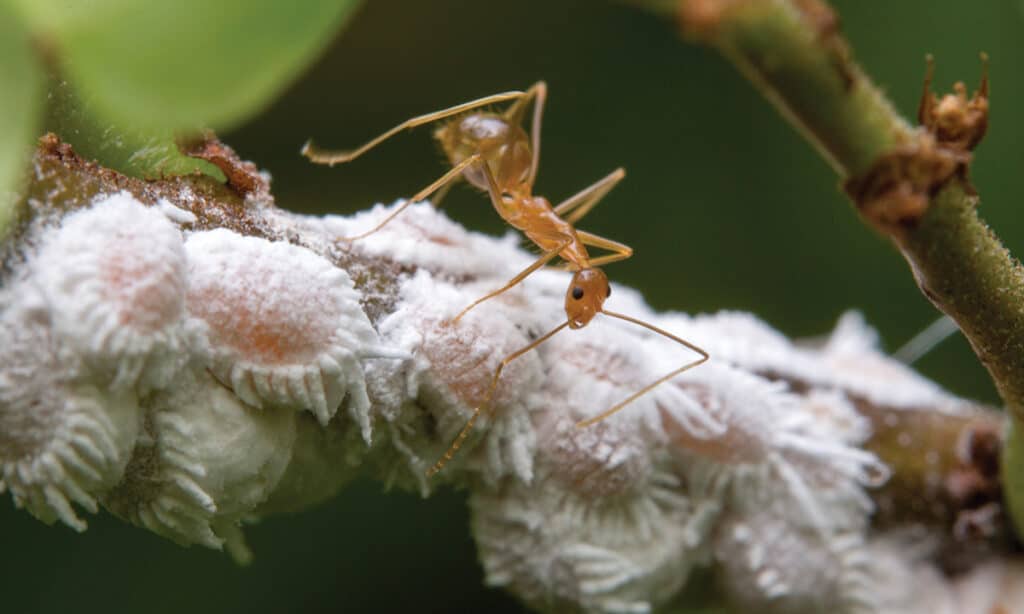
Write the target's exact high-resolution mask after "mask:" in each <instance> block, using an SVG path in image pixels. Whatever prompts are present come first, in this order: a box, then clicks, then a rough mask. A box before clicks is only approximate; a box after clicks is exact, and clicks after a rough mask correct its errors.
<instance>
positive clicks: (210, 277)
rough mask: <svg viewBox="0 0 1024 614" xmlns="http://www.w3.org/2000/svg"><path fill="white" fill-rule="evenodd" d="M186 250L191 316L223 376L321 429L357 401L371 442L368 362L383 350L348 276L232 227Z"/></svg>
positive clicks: (248, 394) (254, 398)
mask: <svg viewBox="0 0 1024 614" xmlns="http://www.w3.org/2000/svg"><path fill="white" fill-rule="evenodd" d="M185 249H186V252H187V254H188V266H189V287H188V311H189V315H190V316H191V318H193V320H194V321H198V322H200V323H201V326H200V328H202V330H203V331H204V332H205V334H206V337H207V341H208V345H209V351H210V368H211V370H212V372H213V373H214V375H216V376H217V378H218V379H219V380H220V381H221V382H223V383H224V384H225V385H227V386H230V387H231V388H232V389H233V390H234V392H235V394H237V395H238V396H239V397H240V398H241V399H242V400H243V401H245V402H246V403H248V404H250V405H253V406H255V407H264V406H269V407H273V406H285V407H291V408H295V409H308V410H310V411H312V412H313V414H314V415H316V417H317V419H318V420H320V422H321V424H327V422H328V421H329V420H330V419H331V418H332V417H333V416H334V414H335V412H336V411H337V409H338V406H339V405H340V404H341V402H342V400H343V399H345V398H346V397H348V407H349V412H350V414H351V416H352V418H353V419H354V420H356V422H357V423H358V424H359V425H360V427H361V429H362V433H363V436H364V438H365V439H366V440H367V441H369V438H370V414H369V412H370V401H369V398H368V397H367V392H366V382H365V379H364V375H363V365H362V360H363V359H364V358H367V357H372V356H375V355H378V354H380V350H379V348H378V344H377V335H376V333H375V331H374V330H373V327H372V326H371V325H370V322H369V320H368V319H367V317H366V315H365V313H363V310H362V308H361V307H360V304H359V295H358V294H357V293H356V291H355V289H354V288H353V285H352V280H351V279H350V278H349V276H348V275H347V274H346V273H345V272H344V271H343V270H341V269H339V268H337V267H335V266H334V265H333V264H331V263H330V262H328V261H327V260H326V259H324V258H323V257H321V256H318V255H317V254H314V253H313V252H311V251H309V250H308V249H305V248H303V247H298V246H295V245H291V244H288V243H284V242H271V241H267V240H265V239H258V238H253V237H243V236H241V235H238V234H236V233H233V232H230V231H227V230H213V231H209V232H199V233H196V234H193V235H192V236H191V237H189V239H188V241H187V242H186V245H185Z"/></svg>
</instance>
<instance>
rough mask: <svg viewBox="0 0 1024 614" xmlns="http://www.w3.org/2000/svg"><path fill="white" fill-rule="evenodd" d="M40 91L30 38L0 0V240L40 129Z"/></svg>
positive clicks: (38, 76)
mask: <svg viewBox="0 0 1024 614" xmlns="http://www.w3.org/2000/svg"><path fill="white" fill-rule="evenodd" d="M13 84H17V86H15V87H12V85H13ZM42 94H43V90H42V79H41V78H40V71H39V67H38V66H37V62H36V58H35V55H34V53H33V51H32V48H31V47H30V45H29V38H28V36H27V35H26V34H25V32H24V31H23V30H22V29H21V28H20V27H19V24H18V22H17V21H15V19H14V16H13V15H12V14H11V12H10V11H9V9H8V8H7V7H6V6H5V5H4V4H3V3H2V2H0V239H2V238H3V236H4V234H5V229H6V228H7V225H8V223H10V221H11V219H12V215H13V207H12V205H13V204H14V196H13V194H12V192H13V191H14V190H16V189H17V185H18V183H19V181H20V180H21V177H22V176H23V174H24V167H25V156H26V154H27V152H28V151H30V149H29V144H30V143H31V142H32V139H33V138H34V137H35V136H36V133H37V132H38V131H39V120H40V118H41V116H42V105H41V100H42Z"/></svg>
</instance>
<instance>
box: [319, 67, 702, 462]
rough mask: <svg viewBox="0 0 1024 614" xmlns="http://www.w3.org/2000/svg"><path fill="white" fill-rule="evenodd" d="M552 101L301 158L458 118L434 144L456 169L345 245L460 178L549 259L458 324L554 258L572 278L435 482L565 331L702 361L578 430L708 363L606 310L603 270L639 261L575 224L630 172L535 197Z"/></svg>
mask: <svg viewBox="0 0 1024 614" xmlns="http://www.w3.org/2000/svg"><path fill="white" fill-rule="evenodd" d="M546 98H547V86H546V85H545V84H544V83H543V82H539V83H536V84H535V85H533V86H532V87H531V88H530V89H528V90H527V91H525V92H505V93H502V94H495V95H493V96H487V97H484V98H480V99H478V100H473V101H471V102H467V103H464V104H460V105H456V106H454V107H450V108H448V109H443V110H441V111H437V112H435V113H429V114H426V115H421V116H418V117H414V118H412V119H409V120H406V121H405V122H403V123H401V124H399V125H398V126H395V127H394V128H392V129H391V130H389V131H387V132H385V133H384V134H382V135H380V136H378V137H376V138H374V139H373V140H371V141H369V142H368V143H366V144H365V145H363V146H362V147H360V148H358V149H355V150H352V151H350V152H328V151H321V150H318V149H317V148H315V147H314V146H313V145H312V144H311V143H308V142H307V143H306V145H305V146H304V147H303V148H302V153H303V154H304V155H305V156H306V157H307V158H309V159H310V160H312V161H313V162H316V163H319V164H327V165H331V166H333V165H334V164H338V163H342V162H348V161H351V160H353V159H355V158H357V157H359V156H360V155H362V154H363V153H365V152H367V151H369V150H370V149H372V148H373V147H375V146H377V145H378V144H380V143H381V142H382V141H384V140H386V139H388V138H390V137H392V136H394V135H395V134H398V133H399V132H401V131H402V130H406V129H410V128H414V127H416V126H421V125H423V124H428V123H431V122H435V121H438V120H441V119H445V118H448V117H453V116H455V117H454V119H452V120H449V121H448V122H446V123H444V124H443V125H442V126H441V127H440V128H438V129H437V130H436V131H435V132H434V138H436V139H437V140H438V142H439V143H440V145H441V147H442V149H443V150H444V152H445V154H446V155H447V157H448V160H449V161H450V162H451V164H452V168H451V170H449V171H448V172H446V173H445V174H444V175H442V176H441V177H440V178H438V179H437V180H436V181H434V182H433V183H431V184H430V185H428V186H427V187H425V188H423V189H422V190H420V191H419V192H417V193H416V194H415V195H414V196H413V197H412V198H410V199H408V200H406V201H405V202H404V203H403V204H402V205H401V206H399V207H398V208H397V209H395V211H393V212H392V213H391V215H389V216H387V217H386V218H385V219H384V220H383V221H381V222H380V223H379V224H377V225H376V226H375V227H373V228H371V229H370V230H368V231H366V232H364V233H362V234H360V235H357V236H354V237H348V238H346V239H344V240H345V241H355V240H358V239H361V238H364V237H366V236H368V235H371V234H373V233H374V232H376V231H377V230H379V229H380V228H381V227H383V226H384V225H385V224H387V223H388V222H390V221H391V220H392V219H394V218H395V216H397V215H398V214H399V213H401V212H402V211H403V210H404V209H405V208H406V207H407V206H408V205H409V204H410V203H412V202H417V201H420V200H423V199H424V198H426V197H428V196H430V195H431V194H434V193H435V192H439V191H442V190H444V191H446V190H447V189H448V187H450V186H451V184H452V183H453V182H454V181H455V180H457V179H458V178H459V177H460V176H461V177H463V178H465V179H466V180H467V181H468V182H469V183H471V184H472V185H474V186H476V187H477V188H479V189H481V190H483V191H484V192H486V193H487V194H488V195H489V196H490V199H491V203H492V204H493V205H494V208H495V209H496V210H497V212H498V215H500V216H501V217H502V219H504V220H505V221H506V222H508V223H509V224H510V225H511V226H513V227H514V228H516V229H518V230H520V231H522V232H523V234H524V235H526V237H527V238H529V239H530V240H531V241H533V242H534V243H535V244H536V245H537V246H538V247H540V249H541V250H542V251H543V253H542V254H541V256H540V257H539V258H538V259H537V260H536V261H535V262H534V263H533V264H531V265H530V266H528V267H527V268H526V269H524V270H523V271H522V272H521V273H519V274H518V275H516V276H515V277H513V278H512V279H511V280H509V282H508V283H507V284H505V285H504V286H502V287H501V288H499V289H497V290H495V291H493V292H491V293H489V294H487V295H485V296H483V297H481V298H479V299H477V300H476V301H474V302H473V303H472V304H470V305H469V306H468V307H466V308H465V309H463V310H462V311H461V312H460V313H459V315H457V316H456V317H455V318H454V320H453V321H452V322H453V324H454V323H458V321H459V320H460V319H461V318H462V316H464V315H465V314H466V313H467V312H468V311H469V310H470V309H472V308H474V307H476V306H477V305H479V304H480V303H482V302H484V301H486V300H487V299H490V298H493V297H495V296H497V295H499V294H501V293H502V292H505V291H506V290H508V289H510V288H512V287H513V286H515V285H516V284H518V283H519V282H521V281H522V280H523V279H525V278H526V277H527V276H528V275H530V274H531V273H533V272H534V271H536V270H537V269H539V268H541V267H543V266H545V265H547V264H548V263H550V262H551V261H552V260H554V259H555V258H561V259H562V260H563V261H565V263H566V264H567V266H568V268H569V269H570V270H571V271H573V277H572V282H571V283H570V284H569V289H568V290H567V291H566V295H565V313H566V321H565V322H563V323H562V324H560V325H558V326H557V327H555V328H554V329H552V330H551V331H549V332H547V333H546V334H544V335H542V336H541V337H539V338H538V339H536V340H534V341H533V342H532V343H530V344H529V345H527V346H526V347H524V348H521V349H519V350H517V351H515V352H513V353H512V354H510V355H508V356H507V357H505V359H503V360H502V361H501V363H500V364H499V365H498V368H497V369H496V370H495V372H494V376H493V378H492V379H491V386H490V388H489V390H488V393H487V396H486V397H485V400H484V402H483V403H481V405H480V406H479V407H477V408H476V409H475V410H474V411H473V415H472V416H471V417H470V418H469V420H468V421H467V422H466V425H465V427H463V429H462V431H461V432H460V433H459V435H458V437H456V438H455V441H454V442H453V443H452V444H451V446H450V447H449V448H448V450H447V451H446V452H445V453H444V455H443V456H442V457H441V458H440V459H439V460H438V461H437V462H436V463H435V464H434V465H433V466H432V467H431V468H430V469H429V470H428V471H427V475H428V476H429V475H434V474H435V473H437V472H438V471H440V470H441V468H442V467H444V465H445V464H446V463H447V462H448V461H449V460H451V458H452V456H453V455H454V454H455V452H456V451H457V450H458V449H459V447H460V446H461V445H462V443H463V442H464V441H465V439H466V437H467V436H468V435H469V433H470V431H471V430H472V428H473V425H474V424H475V422H476V420H477V419H478V418H479V416H480V414H481V413H482V412H483V410H484V409H485V408H489V405H490V399H491V397H492V396H493V394H494V391H495V389H496V388H497V385H498V380H499V378H500V377H501V372H502V370H503V369H504V368H505V366H506V365H508V364H509V363H510V362H512V361H513V360H515V359H516V358H518V357H520V356H522V355H523V354H525V353H527V352H529V351H530V350H532V349H534V348H536V347H537V346H538V345H540V344H541V343H543V342H545V341H547V340H548V339H550V338H551V337H553V336H554V335H555V334H556V333H558V332H559V331H561V330H562V329H563V328H566V327H568V328H573V329H576V328H583V327H584V326H586V325H587V324H589V323H590V321H591V320H592V319H593V318H594V316H596V315H597V314H598V313H603V314H605V315H608V316H611V317H614V318H618V319H620V320H625V321H627V322H631V323H633V324H637V325H639V326H643V327H644V328H647V329H648V330H651V331H653V332H655V333H658V334H660V335H663V336H665V337H667V338H669V339H672V340H673V341H675V342H677V343H679V344H681V345H684V346H685V347H687V348H689V349H691V350H693V351H694V352H697V353H698V354H700V356H701V357H700V358H699V359H697V360H694V361H691V362H688V363H686V364H684V365H683V366H682V367H680V368H678V369H676V370H674V371H672V372H671V373H668V374H667V375H665V376H663V377H661V378H659V379H657V380H655V381H654V382H652V383H650V384H648V385H647V386H644V387H643V388H641V389H640V390H638V391H637V392H635V393H633V394H632V395H630V396H629V397H628V398H626V399H624V400H623V401H621V402H619V403H617V404H615V405H614V406H612V407H611V408H609V409H607V410H605V411H604V412H602V413H600V414H598V415H597V416H594V417H592V418H588V419H586V420H583V421H581V422H579V423H577V426H588V425H590V424H593V423H595V422H599V421H601V420H603V419H605V418H607V417H608V416H610V415H612V414H614V413H615V412H617V411H619V410H620V409H622V408H623V407H625V406H626V405H628V404H629V403H631V402H632V401H634V400H635V399H636V398H637V397H639V396H641V395H643V394H646V393H647V392H649V391H650V390H651V389H653V388H654V387H656V386H658V385H659V384H661V383H663V382H665V381H667V380H669V379H671V378H673V377H675V376H676V375H679V374H680V373H682V372H683V371H686V370H687V369H691V368H693V367H696V366H697V365H699V364H701V363H703V362H705V361H706V360H707V359H708V354H707V352H705V351H704V350H702V349H701V348H699V347H697V346H695V345H693V344H692V343H689V342H687V341H685V340H683V339H680V338H679V337H676V336H675V335H673V334H671V333H669V332H667V331H665V330H662V329H660V328H658V327H656V326H653V325H651V324H648V323H646V322H643V321H641V320H638V319H636V318H632V317H630V316H627V315H623V314H620V313H615V312H612V311H608V310H606V309H604V302H605V299H607V298H608V296H609V295H610V294H611V287H610V286H609V285H608V278H607V276H606V275H605V274H604V271H602V270H601V269H600V268H598V267H600V266H602V265H604V264H608V263H610V262H616V261H619V260H625V259H626V258H629V257H630V256H632V255H633V250H632V249H631V248H630V247H629V246H627V245H624V244H622V243H619V242H617V241H612V240H610V239H606V238H604V237H600V236H598V235H595V234H591V233H589V232H585V231H582V230H579V229H577V228H576V227H575V224H576V222H578V221H579V220H580V219H581V218H583V216H585V215H586V214H587V213H588V212H590V210H591V209H593V208H594V206H595V205H597V203H598V202H599V201H600V200H601V198H603V197H604V196H605V195H606V194H607V193H608V192H609V191H610V190H611V189H612V188H613V187H614V186H615V184H617V183H618V182H619V181H621V180H622V178H623V177H625V175H626V173H625V171H623V169H621V168H619V169H616V170H615V171H613V172H612V173H610V174H609V175H608V176H606V177H604V178H603V179H601V180H599V181H597V182H596V183H594V184H593V185H591V186H589V187H587V188H585V189H583V190H581V191H580V192H578V193H577V194H575V195H574V196H572V197H570V198H568V199H566V200H565V201H563V202H562V203H561V204H559V205H557V206H552V205H551V203H550V202H549V201H548V200H547V199H546V198H544V197H543V196H535V195H534V194H533V184H534V181H535V180H536V177H537V167H538V163H539V160H540V128H541V117H542V114H543V111H544V102H545V100H546ZM510 100H511V101H514V102H513V103H512V104H511V105H510V106H509V108H508V109H506V110H505V111H504V112H503V113H493V112H487V111H474V110H475V109H479V108H480V107H484V106H487V105H492V104H497V103H501V102H507V101H510ZM531 101H532V102H533V103H534V107H533V122H532V127H531V131H530V134H529V135H527V133H526V131H525V130H523V128H522V126H521V124H522V120H523V117H524V114H525V111H526V107H527V105H528V104H529V103H530V102H531ZM435 204H437V199H435ZM588 246H589V247H596V248H598V249H604V250H607V251H609V252H610V253H608V254H604V255H601V256H598V257H596V258H592V257H591V256H590V254H589V253H588V251H587V247H588Z"/></svg>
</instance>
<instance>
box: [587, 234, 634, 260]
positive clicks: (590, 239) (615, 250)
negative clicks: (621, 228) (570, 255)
mask: <svg viewBox="0 0 1024 614" xmlns="http://www.w3.org/2000/svg"><path fill="white" fill-rule="evenodd" d="M576 236H577V237H579V239H580V241H581V242H582V243H583V244H584V245H589V246H591V247H596V248H599V249H607V250H610V251H611V252H612V253H611V254H605V255H604V256H598V257H597V258H591V259H590V260H589V261H588V262H587V266H591V267H595V266H604V265H606V264H608V263H609V262H618V261H620V260H625V259H626V258H630V257H631V256H632V255H633V248H632V247H630V246H628V245H626V244H625V243H619V242H618V241H612V240H611V239H605V238H604V237H600V236H598V235H595V234H591V233H589V232H587V231H585V230H577V231H576Z"/></svg>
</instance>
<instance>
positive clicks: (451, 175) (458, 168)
mask: <svg viewBox="0 0 1024 614" xmlns="http://www.w3.org/2000/svg"><path fill="white" fill-rule="evenodd" d="M479 160H480V154H473V155H472V156H469V157H468V158H466V159H465V160H463V161H462V162H459V163H458V164H456V165H455V166H453V167H452V168H451V170H450V171H448V172H447V173H445V174H444V175H441V177H440V178H438V179H437V180H436V181H434V182H433V183H431V184H430V185H428V186H427V187H425V188H423V189H422V190H420V191H419V192H416V193H415V194H413V195H412V197H411V198H409V199H407V200H406V201H405V202H404V203H402V204H401V206H400V207H398V208H397V209H395V210H394V211H392V212H391V215H389V216H387V217H386V218H384V219H383V221H381V222H380V223H379V224H377V225H376V226H374V227H373V228H371V229H370V230H367V231H366V232H364V233H362V234H358V235H356V236H354V237H342V238H341V239H339V240H341V241H345V242H347V243H351V242H352V241H358V240H359V239H365V238H366V237H368V236H370V235H372V234H373V233H375V232H377V231H378V230H380V229H381V228H383V227H384V225H385V224H387V223H388V222H390V221H391V220H393V219H395V217H396V216H397V215H398V214H399V213H401V212H403V211H405V209H406V207H408V206H409V205H411V204H412V203H415V202H419V201H421V200H423V199H424V198H426V197H428V196H430V195H431V194H432V193H433V192H435V191H436V190H437V189H438V188H443V187H446V186H448V185H451V183H452V182H454V181H455V180H456V179H458V178H459V175H461V174H462V171H464V170H466V168H467V167H468V166H469V165H471V164H474V163H475V162H478V161H479ZM434 204H435V205H436V204H437V203H434Z"/></svg>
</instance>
